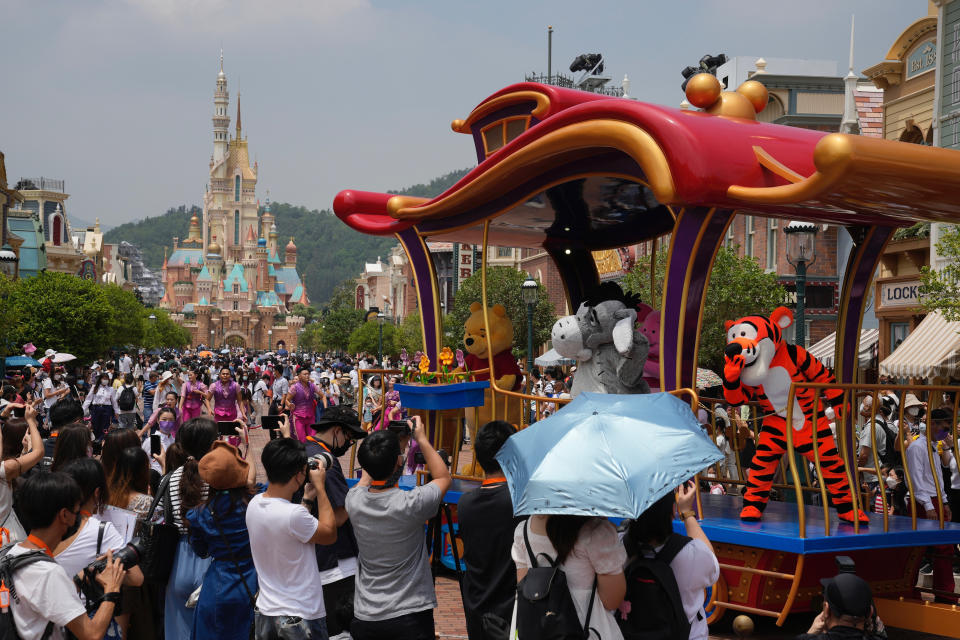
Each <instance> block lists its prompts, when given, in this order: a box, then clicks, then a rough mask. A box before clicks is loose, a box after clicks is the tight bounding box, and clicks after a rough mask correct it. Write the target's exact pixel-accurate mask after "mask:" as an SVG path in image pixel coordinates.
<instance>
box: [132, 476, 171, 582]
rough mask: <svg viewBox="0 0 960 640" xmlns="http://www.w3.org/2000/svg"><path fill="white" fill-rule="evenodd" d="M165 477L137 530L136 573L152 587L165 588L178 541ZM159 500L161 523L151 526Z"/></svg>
mask: <svg viewBox="0 0 960 640" xmlns="http://www.w3.org/2000/svg"><path fill="white" fill-rule="evenodd" d="M172 475H173V474H168V475H167V477H166V478H164V479H163V480H162V481H161V482H160V487H159V488H158V490H157V496H156V497H155V498H154V499H153V504H152V505H151V506H150V511H149V512H148V513H147V518H146V520H145V521H144V523H143V527H142V529H141V530H140V546H141V547H142V548H143V553H142V554H141V556H140V570H141V571H142V572H143V577H144V579H145V580H147V581H149V582H152V583H154V584H161V585H163V584H166V583H167V581H168V580H169V579H170V572H171V571H172V570H173V559H174V556H175V555H176V553H177V543H178V542H179V541H180V530H179V529H178V528H177V525H175V524H173V505H172V504H171V503H170V478H171V477H172ZM160 498H163V499H164V500H163V523H162V524H161V523H157V522H153V514H154V512H156V510H157V504H159V502H160Z"/></svg>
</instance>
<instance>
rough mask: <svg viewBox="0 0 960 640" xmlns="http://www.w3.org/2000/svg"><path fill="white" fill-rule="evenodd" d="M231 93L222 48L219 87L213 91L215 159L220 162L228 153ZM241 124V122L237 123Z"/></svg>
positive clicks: (218, 77) (218, 75) (218, 78)
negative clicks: (228, 112) (228, 87)
mask: <svg viewBox="0 0 960 640" xmlns="http://www.w3.org/2000/svg"><path fill="white" fill-rule="evenodd" d="M229 105H230V94H229V93H227V74H225V73H224V72H223V50H222V49H221V50H220V73H218V74H217V88H216V90H215V91H214V92H213V160H214V162H219V161H220V160H221V159H222V158H223V157H224V156H225V155H227V136H228V135H229V130H230V116H229V115H227V108H228V107H229ZM237 124H238V125H239V124H240V123H239V122H238V123H237Z"/></svg>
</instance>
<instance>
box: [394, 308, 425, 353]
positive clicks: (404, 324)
mask: <svg viewBox="0 0 960 640" xmlns="http://www.w3.org/2000/svg"><path fill="white" fill-rule="evenodd" d="M395 341H396V347H397V351H398V352H399V351H400V349H406V350H407V353H408V354H409V355H410V357H411V358H412V357H413V354H415V353H416V352H417V351H423V328H422V327H421V326H420V310H419V309H417V310H416V311H414V312H413V313H411V314H410V315H408V316H407V317H406V318H404V319H403V320H402V321H401V322H400V324H399V325H398V326H397V332H396V339H395Z"/></svg>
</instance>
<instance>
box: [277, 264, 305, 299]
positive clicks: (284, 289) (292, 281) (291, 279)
mask: <svg viewBox="0 0 960 640" xmlns="http://www.w3.org/2000/svg"><path fill="white" fill-rule="evenodd" d="M275 271H276V276H277V286H276V290H277V292H278V293H286V294H292V293H293V292H294V290H295V289H296V288H297V286H298V285H300V275H299V274H298V273H297V270H296V269H295V268H294V267H276V269H275Z"/></svg>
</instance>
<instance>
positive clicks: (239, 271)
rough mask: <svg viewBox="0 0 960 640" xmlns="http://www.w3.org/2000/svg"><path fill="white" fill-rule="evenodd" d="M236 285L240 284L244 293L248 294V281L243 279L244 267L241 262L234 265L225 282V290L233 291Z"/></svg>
mask: <svg viewBox="0 0 960 640" xmlns="http://www.w3.org/2000/svg"><path fill="white" fill-rule="evenodd" d="M234 284H239V285H240V291H242V292H243V293H246V292H247V280H246V278H244V277H243V266H242V265H241V264H240V263H239V262H234V263H233V269H231V270H230V273H229V274H228V275H227V277H226V278H225V279H224V280H223V290H224V291H232V290H233V285H234Z"/></svg>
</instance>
